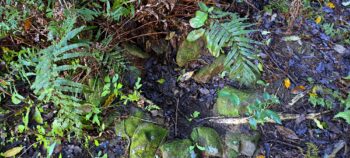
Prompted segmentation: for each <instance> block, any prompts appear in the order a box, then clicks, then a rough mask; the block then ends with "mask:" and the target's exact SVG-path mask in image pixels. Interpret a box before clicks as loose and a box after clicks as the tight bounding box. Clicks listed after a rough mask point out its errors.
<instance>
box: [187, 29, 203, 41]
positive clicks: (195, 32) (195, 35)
mask: <svg viewBox="0 0 350 158" xmlns="http://www.w3.org/2000/svg"><path fill="white" fill-rule="evenodd" d="M204 32H205V30H204V29H202V28H200V29H197V30H193V31H191V32H190V33H189V34H188V35H187V38H186V39H187V41H190V42H193V41H195V40H197V39H199V38H200V37H202V36H203V35H204Z"/></svg>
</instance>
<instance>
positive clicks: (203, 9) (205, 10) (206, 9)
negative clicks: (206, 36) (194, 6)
mask: <svg viewBox="0 0 350 158" xmlns="http://www.w3.org/2000/svg"><path fill="white" fill-rule="evenodd" d="M198 6H199V8H200V9H201V10H202V11H204V12H208V10H209V8H208V6H207V5H205V3H203V2H199V3H198Z"/></svg>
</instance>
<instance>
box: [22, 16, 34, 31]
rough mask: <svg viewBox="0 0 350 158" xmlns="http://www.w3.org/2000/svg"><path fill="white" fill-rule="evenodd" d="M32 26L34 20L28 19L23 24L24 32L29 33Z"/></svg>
mask: <svg viewBox="0 0 350 158" xmlns="http://www.w3.org/2000/svg"><path fill="white" fill-rule="evenodd" d="M31 25H32V20H31V19H30V18H28V19H26V20H25V21H24V23H23V28H24V31H26V32H27V31H29V29H30V27H31Z"/></svg>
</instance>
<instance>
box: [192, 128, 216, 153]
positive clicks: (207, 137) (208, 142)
mask: <svg viewBox="0 0 350 158" xmlns="http://www.w3.org/2000/svg"><path fill="white" fill-rule="evenodd" d="M191 139H192V140H193V141H194V142H195V143H197V145H199V146H201V147H204V148H205V151H204V153H205V155H207V156H218V157H222V154H223V147H222V144H221V139H220V136H219V134H218V133H217V132H216V131H215V130H214V129H212V128H208V127H197V128H194V129H193V131H192V133H191Z"/></svg>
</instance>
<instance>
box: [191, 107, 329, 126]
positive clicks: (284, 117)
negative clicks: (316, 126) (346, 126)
mask: <svg viewBox="0 0 350 158" xmlns="http://www.w3.org/2000/svg"><path fill="white" fill-rule="evenodd" d="M329 112H331V111H330V110H328V111H324V112H320V113H311V114H306V115H305V119H309V120H312V119H315V118H318V117H320V116H321V115H323V114H326V113H329ZM278 115H279V116H280V118H281V120H282V121H283V120H294V119H297V118H300V117H302V116H303V115H302V114H281V113H280V114H278ZM249 118H251V117H242V118H233V117H230V118H227V117H207V118H203V119H200V120H198V121H197V122H201V121H206V120H207V121H209V122H213V123H221V124H230V125H240V124H246V123H248V122H249ZM266 122H269V123H275V121H273V120H271V119H268V120H267V121H266Z"/></svg>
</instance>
